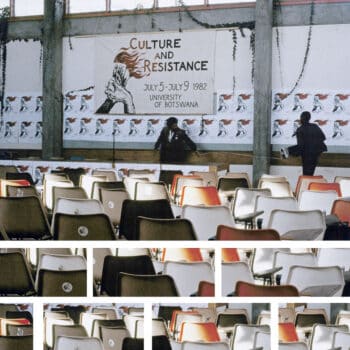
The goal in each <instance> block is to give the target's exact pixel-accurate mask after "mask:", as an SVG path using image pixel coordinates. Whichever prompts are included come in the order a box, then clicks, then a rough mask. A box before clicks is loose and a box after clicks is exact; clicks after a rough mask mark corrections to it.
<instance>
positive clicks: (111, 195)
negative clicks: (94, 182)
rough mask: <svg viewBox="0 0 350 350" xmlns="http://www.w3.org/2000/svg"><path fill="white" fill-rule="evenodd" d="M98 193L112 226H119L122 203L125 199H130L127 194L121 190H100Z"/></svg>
mask: <svg viewBox="0 0 350 350" xmlns="http://www.w3.org/2000/svg"><path fill="white" fill-rule="evenodd" d="M100 191H101V192H100V193H101V203H102V206H103V208H104V211H105V213H106V214H107V215H108V216H109V217H110V219H111V221H112V223H113V225H115V226H117V225H119V224H120V216H121V212H122V207H123V202H124V200H125V199H130V196H129V193H128V192H127V191H126V190H122V189H118V190H117V189H116V190H111V189H106V188H101V189H100Z"/></svg>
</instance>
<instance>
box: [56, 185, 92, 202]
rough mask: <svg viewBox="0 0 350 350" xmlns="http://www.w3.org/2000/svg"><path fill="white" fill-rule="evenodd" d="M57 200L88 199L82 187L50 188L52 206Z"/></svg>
mask: <svg viewBox="0 0 350 350" xmlns="http://www.w3.org/2000/svg"><path fill="white" fill-rule="evenodd" d="M57 198H71V199H88V196H87V194H86V192H85V190H84V189H83V188H82V187H56V186H54V187H53V188H52V199H53V204H54V206H55V205H56V201H57Z"/></svg>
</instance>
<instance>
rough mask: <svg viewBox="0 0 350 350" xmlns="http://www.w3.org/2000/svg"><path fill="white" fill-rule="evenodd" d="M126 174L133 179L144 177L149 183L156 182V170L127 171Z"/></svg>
mask: <svg viewBox="0 0 350 350" xmlns="http://www.w3.org/2000/svg"><path fill="white" fill-rule="evenodd" d="M127 174H128V175H127V176H129V177H133V178H142V177H146V178H147V179H148V181H150V182H154V181H157V179H156V169H128V171H127Z"/></svg>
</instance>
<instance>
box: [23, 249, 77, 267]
mask: <svg viewBox="0 0 350 350" xmlns="http://www.w3.org/2000/svg"><path fill="white" fill-rule="evenodd" d="M43 254H56V255H73V253H72V249H71V248H36V249H35V248H33V249H29V251H28V250H27V259H28V261H29V263H30V264H31V265H32V266H34V268H35V269H37V265H38V264H39V261H40V257H41V255H43Z"/></svg>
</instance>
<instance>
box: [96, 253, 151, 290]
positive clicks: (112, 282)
mask: <svg viewBox="0 0 350 350" xmlns="http://www.w3.org/2000/svg"><path fill="white" fill-rule="evenodd" d="M122 272H126V273H130V274H138V275H140V274H144V275H154V274H155V273H156V272H155V270H154V266H153V263H152V260H151V258H150V257H149V256H148V255H139V256H123V257H119V256H106V257H105V259H104V264H103V272H102V281H101V293H106V294H107V295H109V296H118V295H120V293H121V291H120V289H119V288H118V286H119V280H120V274H121V273H122Z"/></svg>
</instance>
